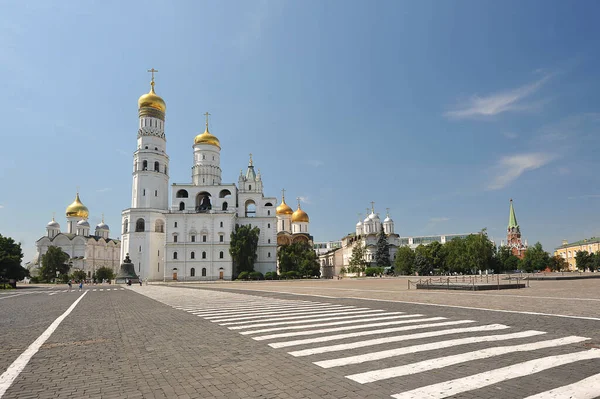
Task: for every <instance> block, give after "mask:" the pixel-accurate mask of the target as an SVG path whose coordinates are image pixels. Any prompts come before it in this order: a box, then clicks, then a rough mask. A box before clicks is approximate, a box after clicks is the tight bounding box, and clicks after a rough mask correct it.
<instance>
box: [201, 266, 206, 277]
mask: <svg viewBox="0 0 600 399" xmlns="http://www.w3.org/2000/svg"><path fill="white" fill-rule="evenodd" d="M202 277H206V267H203V268H202Z"/></svg>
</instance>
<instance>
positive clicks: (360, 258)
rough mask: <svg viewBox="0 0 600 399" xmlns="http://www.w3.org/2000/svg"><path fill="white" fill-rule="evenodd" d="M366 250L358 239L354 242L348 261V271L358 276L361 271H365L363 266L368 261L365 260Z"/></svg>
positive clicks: (365, 265)
mask: <svg viewBox="0 0 600 399" xmlns="http://www.w3.org/2000/svg"><path fill="white" fill-rule="evenodd" d="M366 252H367V251H366V249H365V247H364V246H363V245H362V243H361V242H360V241H359V242H357V243H356V244H354V247H353V248H352V256H351V257H350V261H349V262H348V272H349V273H356V274H358V275H359V276H360V275H361V273H362V272H364V271H365V268H366V267H367V265H368V264H369V262H367V261H366V260H365V255H366Z"/></svg>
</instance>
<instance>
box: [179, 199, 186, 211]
mask: <svg viewBox="0 0 600 399" xmlns="http://www.w3.org/2000/svg"><path fill="white" fill-rule="evenodd" d="M179 210H180V211H185V203H184V202H183V201H181V202H180V203H179Z"/></svg>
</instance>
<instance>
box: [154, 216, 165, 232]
mask: <svg viewBox="0 0 600 399" xmlns="http://www.w3.org/2000/svg"><path fill="white" fill-rule="evenodd" d="M154 231H156V232H157V233H164V232H165V222H164V221H163V220H162V219H158V220H157V221H156V222H155V223H154Z"/></svg>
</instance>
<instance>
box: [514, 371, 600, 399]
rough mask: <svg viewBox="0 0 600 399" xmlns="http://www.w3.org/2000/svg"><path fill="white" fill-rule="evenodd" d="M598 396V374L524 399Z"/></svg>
mask: <svg viewBox="0 0 600 399" xmlns="http://www.w3.org/2000/svg"><path fill="white" fill-rule="evenodd" d="M598 396H600V374H596V375H593V376H591V377H588V378H584V379H583V380H581V381H577V382H575V383H573V384H569V385H565V386H562V387H559V388H555V389H551V390H549V391H546V392H541V393H538V394H537V395H532V396H528V397H526V398H525V399H563V398H574V399H575V398H576V399H594V398H597V397H598Z"/></svg>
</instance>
